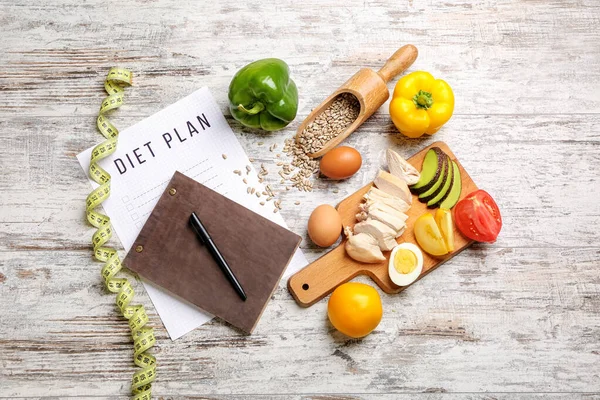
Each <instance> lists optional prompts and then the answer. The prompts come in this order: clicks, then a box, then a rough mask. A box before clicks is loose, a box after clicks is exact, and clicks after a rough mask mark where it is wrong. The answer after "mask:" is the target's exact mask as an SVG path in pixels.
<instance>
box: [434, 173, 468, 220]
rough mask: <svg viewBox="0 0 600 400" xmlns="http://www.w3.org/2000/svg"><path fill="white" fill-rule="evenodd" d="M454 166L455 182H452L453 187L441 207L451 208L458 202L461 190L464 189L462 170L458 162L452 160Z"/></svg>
mask: <svg viewBox="0 0 600 400" xmlns="http://www.w3.org/2000/svg"><path fill="white" fill-rule="evenodd" d="M452 166H453V167H454V179H453V180H454V182H452V187H451V188H450V191H449V192H448V195H447V196H446V198H445V199H442V201H441V203H440V205H439V207H440V208H445V209H448V210H449V209H451V208H452V207H454V206H455V205H456V203H458V199H459V197H460V192H461V191H462V180H461V177H460V170H459V169H458V164H456V163H455V162H454V161H452ZM433 207H437V205H435V204H434V205H433Z"/></svg>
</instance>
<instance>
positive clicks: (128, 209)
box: [127, 203, 133, 211]
mask: <svg viewBox="0 0 600 400" xmlns="http://www.w3.org/2000/svg"><path fill="white" fill-rule="evenodd" d="M131 210H133V204H131V203H129V204H127V211H131Z"/></svg>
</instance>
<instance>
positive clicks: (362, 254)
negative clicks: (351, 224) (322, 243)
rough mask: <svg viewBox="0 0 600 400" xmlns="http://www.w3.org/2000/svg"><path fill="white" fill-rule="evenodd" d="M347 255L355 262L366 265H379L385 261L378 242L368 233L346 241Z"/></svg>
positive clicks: (359, 234)
mask: <svg viewBox="0 0 600 400" xmlns="http://www.w3.org/2000/svg"><path fill="white" fill-rule="evenodd" d="M345 248H346V253H348V255H349V256H350V257H352V258H353V259H354V260H356V261H359V262H364V263H378V262H381V261H385V257H384V256H383V254H382V253H381V249H379V246H378V245H377V240H376V239H375V238H374V237H373V236H371V235H368V234H366V233H358V234H356V235H351V236H349V237H348V241H346V246H345Z"/></svg>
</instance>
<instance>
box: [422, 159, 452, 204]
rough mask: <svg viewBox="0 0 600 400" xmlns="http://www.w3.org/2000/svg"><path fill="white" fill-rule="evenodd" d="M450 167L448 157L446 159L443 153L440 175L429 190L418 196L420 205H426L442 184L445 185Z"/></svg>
mask: <svg viewBox="0 0 600 400" xmlns="http://www.w3.org/2000/svg"><path fill="white" fill-rule="evenodd" d="M451 166H452V165H451V164H450V157H448V156H447V155H446V154H445V153H444V161H443V166H442V173H441V174H440V176H439V178H438V180H437V181H435V183H434V184H433V186H431V187H430V188H429V190H427V191H425V192H423V193H421V194H420V195H419V201H420V202H421V203H427V202H428V201H429V200H431V199H432V198H434V197H435V196H436V195H437V194H438V193H439V191H440V189H441V188H442V187H443V186H444V183H446V179H447V178H448V171H450V167H451Z"/></svg>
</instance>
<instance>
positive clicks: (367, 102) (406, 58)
mask: <svg viewBox="0 0 600 400" xmlns="http://www.w3.org/2000/svg"><path fill="white" fill-rule="evenodd" d="M417 55H418V51H417V48H416V47H415V46H413V45H412V44H407V45H405V46H402V47H400V48H399V49H398V51H396V52H395V53H394V54H393V55H392V56H391V57H390V58H388V60H387V61H386V63H385V65H384V66H383V67H381V69H380V70H379V71H378V72H375V71H373V70H372V69H370V68H363V69H361V70H360V71H358V72H357V73H356V74H354V76H352V77H351V78H350V79H348V80H347V81H346V82H345V83H344V84H343V85H342V86H340V87H339V88H338V89H337V90H336V91H335V92H333V94H332V95H331V96H329V97H328V98H326V99H325V101H323V102H322V103H321V104H320V105H319V106H317V107H315V109H314V110H312V112H311V113H310V114H309V115H308V117H306V119H305V120H304V121H303V122H302V124H300V126H299V127H298V131H297V132H296V142H298V143H300V137H301V135H302V132H303V131H304V128H306V126H307V125H308V124H310V123H311V122H313V121H314V120H315V118H317V116H319V114H321V113H322V112H323V111H325V110H326V109H327V108H328V107H329V106H330V105H331V103H332V102H333V101H334V100H335V98H336V97H337V96H339V95H340V94H342V93H351V94H353V95H354V96H355V97H356V98H357V99H358V101H359V103H360V112H359V114H358V117H356V120H354V122H353V123H351V124H350V125H349V126H348V127H347V128H346V130H345V131H343V132H341V133H340V134H339V135H337V136H336V137H334V138H333V139H331V140H330V141H329V142H327V143H325V144H324V145H323V147H322V148H321V150H319V151H317V152H315V153H309V154H308V156H309V157H312V158H316V157H321V156H322V155H324V154H325V153H327V152H328V151H329V150H331V149H332V148H334V147H335V146H337V145H338V144H340V143H341V142H342V140H344V139H346V138H347V137H348V135H350V134H351V133H352V132H354V131H355V130H356V128H358V127H359V126H361V125H362V123H363V122H365V121H366V120H367V119H368V118H369V117H370V116H371V115H373V113H374V112H375V111H377V109H378V108H379V107H381V105H382V104H383V103H385V101H386V100H387V99H388V97H390V92H389V90H388V88H387V85H386V83H387V82H388V81H389V80H390V79H392V78H393V77H395V76H396V75H398V74H399V73H401V72H404V71H405V70H406V69H407V68H408V67H410V66H411V65H412V63H413V62H414V61H415V60H416V58H417Z"/></svg>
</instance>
